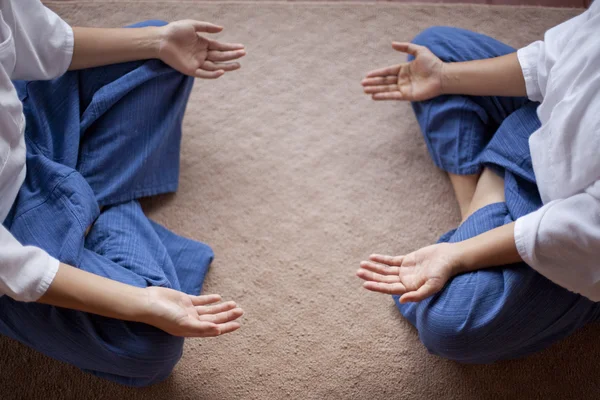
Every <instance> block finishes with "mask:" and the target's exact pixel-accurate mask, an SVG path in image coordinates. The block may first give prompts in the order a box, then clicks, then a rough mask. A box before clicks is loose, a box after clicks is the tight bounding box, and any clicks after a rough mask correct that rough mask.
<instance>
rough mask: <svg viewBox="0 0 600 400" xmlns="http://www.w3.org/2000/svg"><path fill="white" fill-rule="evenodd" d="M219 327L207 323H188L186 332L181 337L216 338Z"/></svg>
mask: <svg viewBox="0 0 600 400" xmlns="http://www.w3.org/2000/svg"><path fill="white" fill-rule="evenodd" d="M219 332H220V329H219V326H218V325H217V324H213V323H212V322H208V321H200V320H192V321H190V322H189V323H188V326H187V329H186V332H185V333H184V334H182V335H181V336H185V337H209V336H218V335H219Z"/></svg>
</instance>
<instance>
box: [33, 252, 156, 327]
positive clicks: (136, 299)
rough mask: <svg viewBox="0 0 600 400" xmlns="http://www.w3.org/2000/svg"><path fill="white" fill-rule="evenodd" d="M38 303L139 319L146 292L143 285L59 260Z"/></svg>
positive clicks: (142, 313)
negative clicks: (115, 278)
mask: <svg viewBox="0 0 600 400" xmlns="http://www.w3.org/2000/svg"><path fill="white" fill-rule="evenodd" d="M38 302H40V303H44V304H50V305H53V306H58V307H64V308H70V309H75V310H79V311H84V312H89V313H93V314H98V315H102V316H105V317H110V318H117V319H122V320H127V321H137V322H143V321H144V317H145V315H146V314H147V312H146V310H147V307H148V296H147V294H146V292H145V290H144V289H141V288H137V287H134V286H130V285H126V284H123V283H120V282H116V281H113V280H110V279H107V278H103V277H101V276H98V275H94V274H91V273H89V272H86V271H82V270H80V269H77V268H74V267H71V266H69V265H66V264H62V263H61V264H60V267H59V269H58V272H57V274H56V276H55V278H54V280H53V281H52V284H51V285H50V287H49V288H48V290H47V291H46V293H45V294H44V295H43V296H42V297H41V298H40V299H39V300H38Z"/></svg>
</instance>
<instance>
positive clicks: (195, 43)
mask: <svg viewBox="0 0 600 400" xmlns="http://www.w3.org/2000/svg"><path fill="white" fill-rule="evenodd" d="M160 29H162V32H163V34H162V35H161V36H162V38H163V39H162V41H161V44H160V48H159V57H160V59H161V60H162V61H163V62H165V63H166V64H168V65H170V66H171V67H173V68H174V69H176V70H178V71H179V72H181V73H183V74H186V75H189V76H195V77H198V78H204V79H215V78H218V77H220V76H222V75H223V74H224V73H225V72H228V71H234V70H236V69H238V68H240V64H238V63H237V62H228V61H233V60H236V59H238V58H240V57H243V56H244V55H245V54H246V51H245V50H244V45H243V44H236V43H221V42H218V41H216V40H210V39H207V38H205V37H204V36H202V35H200V33H218V32H221V31H222V30H223V28H222V27H220V26H217V25H213V24H210V23H208V22H200V21H193V20H183V21H177V22H172V23H170V24H168V25H165V26H163V27H161V28H160Z"/></svg>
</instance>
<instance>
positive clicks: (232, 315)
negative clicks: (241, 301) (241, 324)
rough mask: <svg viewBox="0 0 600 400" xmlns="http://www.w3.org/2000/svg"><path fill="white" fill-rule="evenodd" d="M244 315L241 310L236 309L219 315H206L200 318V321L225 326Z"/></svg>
mask: <svg viewBox="0 0 600 400" xmlns="http://www.w3.org/2000/svg"><path fill="white" fill-rule="evenodd" d="M242 315H244V311H243V310H242V309H241V308H234V309H233V310H229V311H224V312H222V313H218V314H206V315H201V316H200V317H199V319H200V321H208V322H212V323H213V324H224V323H226V322H230V321H234V320H236V319H238V318H239V317H241V316H242Z"/></svg>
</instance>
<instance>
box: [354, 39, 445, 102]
mask: <svg viewBox="0 0 600 400" xmlns="http://www.w3.org/2000/svg"><path fill="white" fill-rule="evenodd" d="M392 47H393V48H394V49H395V50H397V51H400V52H403V53H408V54H411V55H413V56H414V57H415V59H414V60H412V61H410V62H406V63H402V64H397V65H392V66H389V67H385V68H381V69H376V70H374V71H371V72H369V73H368V74H367V76H366V78H365V79H363V81H362V85H363V87H364V91H365V93H367V94H370V95H371V97H372V98H373V100H406V101H422V100H427V99H431V98H433V97H436V96H439V95H440V94H442V76H443V69H444V63H443V62H442V60H440V59H439V58H438V57H436V56H435V55H434V54H433V53H432V52H431V51H430V50H429V49H428V48H427V47H424V46H419V45H416V44H412V43H403V42H393V43H392Z"/></svg>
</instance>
